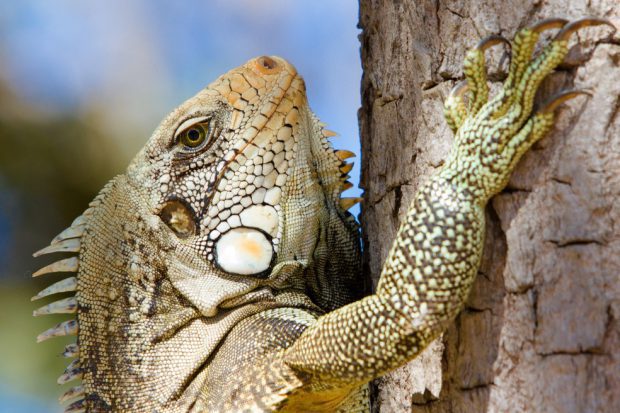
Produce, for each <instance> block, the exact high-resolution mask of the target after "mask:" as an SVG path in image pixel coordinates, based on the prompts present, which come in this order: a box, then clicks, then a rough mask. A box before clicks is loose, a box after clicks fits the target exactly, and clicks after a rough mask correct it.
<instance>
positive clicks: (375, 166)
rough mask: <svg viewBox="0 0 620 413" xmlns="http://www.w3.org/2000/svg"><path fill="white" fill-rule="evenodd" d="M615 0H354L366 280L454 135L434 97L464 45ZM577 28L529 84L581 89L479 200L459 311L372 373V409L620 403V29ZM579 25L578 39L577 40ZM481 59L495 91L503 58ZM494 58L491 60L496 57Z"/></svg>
mask: <svg viewBox="0 0 620 413" xmlns="http://www.w3.org/2000/svg"><path fill="white" fill-rule="evenodd" d="M584 16H598V17H605V18H607V19H610V20H611V21H612V22H613V23H614V24H615V25H616V27H619V28H620V5H619V4H618V3H617V0H597V1H589V0H541V1H535V0H525V1H520V0H477V1H472V2H461V1H456V0H454V1H443V0H442V1H429V0H418V1H413V0H401V1H387V0H383V1H380V0H361V1H360V26H361V28H362V30H363V31H362V35H361V42H362V63H363V69H364V75H363V79H362V108H361V110H360V113H359V120H360V129H361V139H362V187H363V188H364V189H365V191H366V192H365V195H364V204H363V209H362V218H361V220H362V224H363V237H364V245H365V262H366V268H367V270H368V272H369V273H370V274H371V277H372V278H373V281H374V282H375V283H376V281H377V278H378V276H379V273H380V270H381V266H382V264H383V261H384V259H385V257H386V255H387V252H388V249H389V247H390V245H391V242H392V240H393V239H394V236H395V233H396V230H397V228H398V224H399V222H400V219H401V218H402V217H403V215H404V213H405V211H406V209H407V207H408V205H409V202H410V201H411V199H412V197H413V194H414V193H415V191H416V189H417V188H418V187H419V185H420V183H421V182H424V180H425V179H426V178H427V177H428V176H429V175H430V174H431V173H432V172H433V171H435V170H436V169H437V168H439V167H440V166H441V165H442V163H443V161H444V159H445V157H446V155H447V153H448V151H449V149H450V146H451V143H452V134H451V132H450V130H449V128H448V127H447V125H446V123H445V121H444V119H443V101H444V99H445V97H446V95H447V93H448V91H449V90H450V89H451V88H452V86H454V84H455V83H456V82H457V81H459V80H461V79H462V70H461V64H462V59H463V56H464V53H465V51H466V50H467V49H468V48H470V47H472V46H474V45H475V44H476V42H477V41H478V39H480V38H481V37H485V36H487V35H489V34H500V35H503V36H504V37H507V38H509V39H510V38H512V37H513V35H514V34H515V32H516V31H517V30H518V29H519V28H521V27H525V26H527V25H529V24H532V23H534V22H536V21H539V20H541V19H543V18H547V17H565V18H568V19H576V18H580V17H584ZM609 33H610V30H608V29H604V28H594V29H586V30H582V31H580V32H579V34H578V35H573V40H572V43H571V45H572V47H571V51H570V53H569V56H568V57H567V58H566V60H565V63H564V64H563V65H562V67H561V68H560V69H559V70H557V73H555V74H553V75H552V76H550V78H549V79H547V80H546V81H545V82H544V84H543V87H542V89H541V93H539V101H541V102H544V101H546V100H547V99H548V98H549V97H550V96H551V95H552V94H553V93H555V92H557V91H558V90H560V89H568V88H588V89H590V90H591V91H592V92H593V97H592V98H590V99H576V100H574V101H571V102H570V103H569V104H567V105H564V106H563V107H562V108H561V109H560V110H559V111H558V112H557V114H558V116H557V122H556V127H555V128H554V130H553V131H552V132H551V133H550V134H549V135H548V136H547V137H546V138H544V139H543V140H542V141H541V142H539V143H538V144H536V145H535V147H534V148H533V149H532V150H531V151H530V152H529V153H528V154H526V156H525V157H524V158H523V159H522V161H521V162H520V164H519V166H518V167H517V170H516V171H515V173H514V174H513V177H512V179H511V181H510V183H509V185H508V187H507V188H506V189H505V190H504V191H503V192H502V193H501V194H499V195H498V196H496V197H495V198H494V199H493V200H492V201H491V202H490V204H489V206H488V208H487V222H488V231H487V237H486V246H485V254H484V258H483V262H482V267H481V269H480V274H479V276H478V278H477V280H476V283H475V285H474V288H473V291H472V294H471V296H470V297H469V300H468V302H467V304H466V308H465V310H464V311H463V312H462V313H461V315H460V316H459V317H458V318H457V320H456V321H455V322H454V323H453V325H452V326H451V327H450V328H449V329H448V331H447V332H446V333H445V334H444V335H443V337H442V338H441V339H438V340H437V341H436V342H435V343H433V344H432V345H431V346H430V347H429V348H428V349H427V350H425V352H424V353H423V354H422V355H421V356H420V357H418V359H416V360H414V361H413V362H411V363H409V364H408V365H406V366H404V367H403V368H401V369H399V370H397V371H395V372H393V373H391V374H389V375H387V376H385V377H383V378H382V379H380V380H378V381H377V384H376V392H375V400H374V406H375V407H376V408H377V409H378V411H381V412H612V411H620V321H619V319H620V114H619V113H620V111H619V109H620V67H619V62H620V41H619V38H618V35H615V36H611V35H610V34H609ZM577 39H579V40H580V43H579V44H577V41H576V40H577ZM501 55H502V52H501V51H496V52H495V54H494V56H495V59H491V60H492V62H491V63H490V67H492V69H489V70H490V78H491V81H492V82H491V83H492V87H491V89H492V90H493V89H494V88H495V89H497V86H498V85H500V84H501V82H500V80H501V79H502V73H503V72H504V71H505V68H506V64H505V60H506V59H502V58H501ZM496 68H497V69H496Z"/></svg>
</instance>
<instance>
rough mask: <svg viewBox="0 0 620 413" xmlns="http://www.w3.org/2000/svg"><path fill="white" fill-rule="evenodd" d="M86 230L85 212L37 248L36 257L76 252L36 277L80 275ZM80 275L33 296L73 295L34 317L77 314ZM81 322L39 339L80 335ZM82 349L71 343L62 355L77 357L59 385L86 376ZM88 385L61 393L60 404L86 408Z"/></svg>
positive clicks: (74, 409)
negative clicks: (60, 274)
mask: <svg viewBox="0 0 620 413" xmlns="http://www.w3.org/2000/svg"><path fill="white" fill-rule="evenodd" d="M85 230H86V221H85V219H84V217H83V216H82V215H80V216H79V217H78V218H76V219H75V220H74V221H73V223H72V224H71V226H70V227H69V228H67V229H65V230H64V231H62V232H61V233H60V234H58V236H56V237H55V238H54V239H53V240H52V241H51V243H50V245H49V246H47V247H45V248H43V249H42V250H40V251H37V252H35V253H34V254H33V256H34V257H39V256H42V255H45V254H53V253H72V254H73V255H72V256H71V257H68V258H63V259H60V260H58V261H56V262H53V263H52V264H49V265H47V266H45V267H43V268H41V269H40V270H38V271H36V272H35V273H34V274H32V275H33V277H38V276H40V275H45V274H50V273H57V272H65V273H74V274H77V271H78V268H79V256H78V255H79V252H80V248H81V244H82V240H81V239H82V235H83V234H84V232H85ZM77 284H78V282H77V277H76V276H75V275H73V276H70V277H68V278H65V279H62V280H60V281H58V282H56V283H54V284H52V285H50V286H49V287H47V288H45V289H44V290H42V291H41V292H39V293H38V294H37V295H35V296H34V297H32V301H35V300H39V299H41V298H44V297H48V296H50V295H53V294H62V293H71V294H72V295H71V296H69V297H67V298H63V299H61V300H58V301H55V302H52V303H50V304H47V305H44V306H43V307H41V308H39V309H37V310H35V311H34V312H33V315H34V316H40V315H47V314H75V313H76V312H77V309H78V303H77V298H76V297H75V292H76V291H77ZM77 333H78V322H77V320H76V319H70V320H67V321H63V322H61V323H59V324H57V325H55V326H54V327H52V328H50V329H48V330H46V331H44V332H43V333H41V334H39V335H38V336H37V342H42V341H45V340H47V339H50V338H53V337H62V336H77ZM79 353H80V349H79V346H78V344H77V343H71V344H69V345H67V346H66V347H65V349H64V351H63V352H62V355H63V356H64V357H66V358H75V360H73V361H72V362H71V363H70V364H69V365H68V366H67V368H66V369H65V371H64V372H63V373H62V374H61V375H60V377H59V378H58V380H57V381H58V384H65V383H68V382H70V381H73V380H79V379H81V378H82V369H81V367H80V359H79ZM83 398H84V388H83V386H82V385H81V384H80V385H77V386H74V387H72V388H70V389H69V390H67V391H66V392H65V393H64V394H63V395H62V396H60V398H59V400H60V403H66V402H72V403H71V404H70V405H69V406H67V407H66V410H65V411H66V412H77V411H83V410H82V409H83V408H84V399H83Z"/></svg>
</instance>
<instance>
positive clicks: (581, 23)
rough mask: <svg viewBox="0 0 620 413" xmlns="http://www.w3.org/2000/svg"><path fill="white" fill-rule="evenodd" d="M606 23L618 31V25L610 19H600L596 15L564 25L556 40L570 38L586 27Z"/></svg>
mask: <svg viewBox="0 0 620 413" xmlns="http://www.w3.org/2000/svg"><path fill="white" fill-rule="evenodd" d="M601 25H606V26H609V27H611V28H612V29H614V33H615V32H616V26H614V25H613V24H612V23H611V22H610V21H609V20H606V19H599V18H596V17H587V18H584V19H579V20H575V21H574V22H571V23H569V24H567V25H566V26H564V28H562V30H560V32H559V33H558V34H557V35H556V36H555V40H568V38H569V37H570V36H571V35H572V34H573V33H575V32H576V31H577V30H579V29H583V28H584V27H592V26H601Z"/></svg>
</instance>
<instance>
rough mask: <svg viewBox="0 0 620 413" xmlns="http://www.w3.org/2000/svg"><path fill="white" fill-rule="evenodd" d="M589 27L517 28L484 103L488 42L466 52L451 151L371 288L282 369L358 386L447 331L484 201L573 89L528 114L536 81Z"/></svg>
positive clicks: (480, 229) (465, 290)
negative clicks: (504, 72)
mask: <svg viewBox="0 0 620 413" xmlns="http://www.w3.org/2000/svg"><path fill="white" fill-rule="evenodd" d="M598 24H608V23H606V22H605V21H602V20H596V19H586V20H581V21H578V22H575V23H572V24H566V22H565V21H563V20H557V19H556V20H548V21H544V22H542V23H541V24H538V25H535V26H533V27H531V28H526V29H524V30H522V31H520V32H519V33H518V34H517V35H516V37H515V40H514V42H513V44H512V46H513V59H512V64H511V67H510V74H509V76H508V78H507V80H506V82H505V84H504V88H503V90H502V91H501V92H500V93H499V95H498V96H497V97H495V98H494V99H492V100H491V101H489V102H486V99H487V94H488V92H487V86H486V75H485V69H484V54H483V53H484V48H485V47H486V45H488V44H489V42H483V43H482V44H481V47H477V48H475V49H473V50H472V51H470V52H469V53H468V55H467V58H466V64H465V74H466V77H467V80H468V83H469V88H470V99H469V107H466V105H465V103H464V102H463V100H462V97H461V96H459V95H458V94H457V95H456V96H452V97H451V98H449V99H448V102H447V110H446V112H447V114H448V119H449V122H450V123H451V124H452V125H453V126H454V128H455V130H456V137H455V143H454V147H453V149H452V152H451V153H450V155H449V158H448V160H447V162H446V164H445V166H444V167H443V168H442V170H441V171H440V172H439V173H438V174H436V175H435V176H434V177H432V178H431V179H430V180H429V181H428V182H427V183H426V184H425V185H424V186H423V187H422V188H421V190H420V191H419V193H418V194H417V196H416V197H415V199H414V201H413V203H412V205H411V207H410V209H409V211H408V212H407V215H406V217H405V220H404V222H403V223H402V225H401V227H400V229H399V231H398V235H397V238H396V240H395V242H394V245H393V247H392V249H391V251H390V253H389V255H388V258H387V261H386V263H385V266H384V268H383V271H382V274H381V278H380V281H379V285H378V286H377V291H376V293H375V294H374V295H371V296H369V297H367V298H365V299H363V300H361V301H358V302H355V303H352V304H349V305H347V306H345V307H343V308H341V309H339V310H336V311H333V312H331V313H329V314H327V315H324V316H322V317H320V318H319V319H318V321H317V322H316V323H315V324H313V325H312V326H310V327H309V328H308V329H306V330H305V331H304V333H303V334H302V335H301V336H300V337H299V339H297V340H296V341H295V343H294V344H293V345H292V346H291V347H290V348H288V349H287V351H286V353H285V361H286V363H287V364H288V365H290V366H292V367H293V368H294V369H296V370H298V371H302V372H305V373H308V374H312V375H315V376H317V377H318V380H319V381H322V382H328V383H334V384H335V385H352V384H354V383H363V382H367V381H368V380H371V379H372V378H374V377H376V376H378V375H381V374H383V373H385V372H387V371H389V370H391V369H393V368H396V367H398V366H400V365H402V364H403V363H405V362H406V361H408V360H410V359H412V358H413V357H415V356H416V355H417V354H418V353H420V352H421V351H422V350H423V349H424V348H425V347H426V346H427V345H428V344H429V343H430V342H431V341H432V340H433V339H435V338H436V337H437V336H438V335H439V334H440V333H441V332H442V331H443V330H444V329H445V328H446V327H447V325H448V323H450V322H451V320H452V319H453V318H454V317H455V316H456V314H457V313H458V312H459V311H460V310H461V308H462V307H463V303H464V301H465V299H466V297H467V295H468V294H469V290H470V287H471V285H472V283H473V281H474V278H475V275H476V273H477V270H478V267H479V264H480V259H481V254H482V247H483V237H484V226H485V221H484V208H485V206H486V204H487V202H488V200H489V199H490V198H491V197H492V196H493V195H495V194H496V193H498V192H499V191H501V190H502V189H503V188H504V186H505V185H506V183H507V182H508V179H509V177H510V174H511V172H512V170H513V169H514V167H515V165H516V163H517V162H518V160H519V159H520V157H521V156H522V155H523V154H524V153H525V152H526V151H527V150H528V149H529V148H530V147H531V146H532V144H534V143H535V142H536V141H538V140H539V139H541V138H542V137H543V136H544V134H545V133H546V132H547V131H548V130H549V129H550V128H551V127H552V125H553V119H554V115H553V109H554V108H555V107H556V106H557V105H558V104H559V103H561V102H563V101H564V100H566V99H568V98H571V97H573V96H575V95H576V94H577V93H578V92H569V93H565V94H561V95H560V96H559V97H558V98H557V99H555V100H553V101H552V102H551V103H550V104H548V105H547V106H546V107H545V108H543V109H542V110H539V111H537V112H535V113H533V103H534V95H535V93H536V91H537V89H538V86H539V85H540V82H541V81H542V80H543V79H544V77H545V76H546V75H547V74H549V73H550V72H551V71H552V70H553V69H554V68H555V67H556V66H557V65H558V64H559V63H560V62H561V61H562V59H563V58H564V56H565V55H566V53H567V49H568V48H567V43H568V37H569V36H570V34H571V33H573V32H574V31H575V30H577V29H579V28H581V27H586V26H592V25H598ZM553 28H562V29H561V30H560V32H559V33H558V34H557V36H556V37H555V38H554V39H553V40H552V41H551V42H550V43H549V44H548V45H547V46H546V47H545V48H544V49H543V50H542V52H541V53H540V54H539V55H538V56H536V57H535V58H533V59H532V54H533V50H534V47H535V44H536V42H537V40H538V38H539V35H540V33H541V32H542V31H545V30H548V29H553ZM491 43H493V42H491ZM461 91H462V89H461Z"/></svg>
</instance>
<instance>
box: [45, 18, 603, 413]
mask: <svg viewBox="0 0 620 413" xmlns="http://www.w3.org/2000/svg"><path fill="white" fill-rule="evenodd" d="M600 24H607V25H610V26H611V24H610V23H609V22H607V21H605V20H601V19H583V20H579V21H576V22H573V23H568V22H567V21H565V20H563V19H549V20H544V21H542V22H540V23H538V24H535V25H533V26H531V27H528V28H525V29H523V30H521V31H519V32H518V33H517V34H516V36H515V38H514V41H513V42H512V44H511V45H512V60H511V64H510V68H509V73H508V77H507V79H506V80H505V82H504V84H503V88H502V89H501V90H500V91H499V93H498V94H497V96H495V97H493V98H492V99H490V100H489V97H488V95H489V92H488V87H487V79H486V69H485V56H484V55H485V50H486V49H487V48H489V47H490V46H493V45H495V44H497V43H508V41H507V40H505V39H503V38H500V37H498V36H491V37H489V38H487V39H485V40H482V41H481V42H480V43H479V44H478V46H476V47H474V48H473V49H472V50H470V51H469V52H468V53H467V55H466V57H465V61H464V75H465V78H466V80H465V83H463V84H460V85H457V86H456V87H455V89H453V91H452V92H451V94H450V95H449V96H448V98H447V101H446V106H445V108H446V109H445V116H446V119H447V122H448V124H449V125H450V127H451V128H452V130H453V131H454V132H455V139H454V145H453V148H452V151H451V153H450V155H449V157H448V159H447V160H446V162H445V164H444V165H443V167H442V168H441V169H440V170H439V171H438V172H437V173H436V174H435V175H434V176H433V177H431V178H430V179H429V180H428V182H426V183H425V184H424V185H423V186H422V187H421V188H420V190H419V191H418V193H417V195H416V196H415V199H414V201H413V202H412V204H411V206H410V208H409V210H408V212H407V214H406V217H405V218H404V221H403V222H402V225H401V227H400V229H399V231H398V235H397V237H396V240H395V241H394V244H393V246H392V248H391V250H390V252H389V255H388V258H387V260H386V263H385V265H384V268H383V271H382V274H381V278H380V281H379V284H378V285H377V287H376V291H375V292H374V294H371V295H368V296H365V297H364V291H363V288H362V285H363V282H362V270H361V265H360V262H361V259H360V242H359V236H358V232H359V229H358V226H357V224H356V222H355V219H354V218H353V217H352V216H351V215H350V214H349V213H348V212H346V210H347V208H348V207H350V206H351V205H352V204H353V203H355V202H356V201H358V199H350V198H341V193H342V192H343V191H344V190H345V189H347V188H348V187H350V186H351V184H350V183H349V182H348V181H347V178H348V175H347V174H348V172H349V171H350V170H351V164H349V163H346V161H345V160H346V159H347V158H349V157H351V155H352V153H350V152H348V151H344V150H340V151H338V150H334V149H332V146H331V144H330V143H329V141H328V138H329V137H330V136H332V135H333V132H331V131H329V130H327V129H325V127H324V125H323V124H322V123H321V122H320V121H319V120H318V119H317V118H316V116H315V115H314V114H313V113H312V112H311V111H310V109H309V107H308V103H307V101H306V93H305V85H304V81H303V80H302V78H301V76H300V75H299V74H298V73H297V71H296V70H295V68H294V67H293V66H292V65H291V64H289V63H288V62H286V61H285V60H284V59H281V58H279V57H267V56H262V57H258V58H256V59H253V60H250V61H249V62H247V63H246V64H244V65H243V66H240V67H238V68H236V69H233V70H231V71H230V72H228V73H226V74H224V75H223V76H221V77H219V78H218V79H217V80H215V82H213V83H212V84H211V85H209V86H208V87H207V88H206V89H204V90H202V91H201V92H199V93H198V94H197V95H196V96H195V97H193V98H191V99H189V100H188V101H187V102H185V103H183V104H182V105H181V106H180V107H178V108H177V109H175V110H174V111H173V112H172V113H171V114H170V115H169V116H168V117H167V118H166V119H165V120H164V121H163V122H162V123H161V125H160V126H159V127H158V128H157V129H156V130H155V132H154V133H153V135H152V137H151V138H150V139H149V141H148V142H147V144H146V146H145V147H144V148H143V149H142V150H141V151H140V152H139V153H138V155H137V156H136V157H135V159H134V160H133V161H132V162H131V164H130V165H129V167H128V169H127V171H126V173H124V174H123V175H119V176H117V177H115V178H114V179H112V180H111V181H110V182H109V183H108V184H107V185H106V186H105V187H104V188H103V189H102V190H101V192H100V193H99V195H97V197H96V198H95V199H94V200H93V201H92V202H91V203H90V205H89V207H88V209H87V210H86V211H85V212H84V213H83V214H82V215H81V216H80V217H78V218H77V219H76V220H75V221H74V222H73V224H72V225H71V226H70V227H69V228H68V229H66V230H65V231H63V232H62V233H61V234H59V235H58V236H57V237H56V238H54V240H53V241H52V242H51V245H50V246H48V247H46V248H44V249H43V250H41V251H39V252H37V253H35V256H39V255H42V254H48V253H70V254H71V255H70V256H68V257H66V258H63V259H61V260H60V261H57V262H54V263H53V264H50V265H48V266H46V267H44V268H42V269H40V270H39V271H37V272H35V273H34V276H39V275H42V274H48V273H56V272H69V273H73V275H72V276H70V277H69V278H66V279H63V280H61V281H58V282H56V283H55V284H53V285H51V286H50V287H48V288H46V289H45V290H43V291H41V292H40V293H39V294H38V295H36V296H35V297H34V299H39V298H43V297H47V296H49V295H52V294H57V293H65V292H71V294H70V295H69V296H68V297H66V298H63V299H61V300H60V301H56V302H53V303H51V304H48V305H46V306H43V307H41V308H40V309H38V310H36V311H35V315H42V314H52V313H54V314H55V313H72V314H75V315H76V316H75V319H72V320H69V321H65V322H62V323H60V324H58V325H56V326H54V327H52V328H51V329H49V330H47V331H45V332H44V333H42V334H41V335H39V337H38V340H39V341H43V340H46V339H48V338H51V337H57V336H65V335H75V336H77V342H76V343H75V344H71V345H69V346H67V347H66V349H65V351H64V353H63V354H64V355H65V356H66V357H74V358H75V360H74V361H73V362H72V363H71V364H70V365H69V366H68V367H67V369H66V371H65V372H64V373H63V374H62V375H61V376H60V378H59V380H58V382H59V383H66V382H69V381H71V380H76V379H81V383H82V384H80V385H78V386H76V387H73V388H72V389H70V390H69V391H67V392H66V393H65V394H64V395H63V396H61V402H63V403H64V402H69V403H70V404H69V405H68V407H67V408H66V411H67V412H246V411H248V412H249V411H256V412H259V411H260V412H267V411H282V412H334V411H337V412H362V411H368V410H369V401H368V386H367V384H368V383H369V382H370V381H371V380H372V379H374V378H376V377H378V376H380V375H382V374H384V373H386V372H388V371H390V370H392V369H394V368H396V367H399V366H401V365H403V364H404V363H406V362H407V361H409V360H411V359H412V358H414V357H416V355H418V354H419V353H420V352H421V351H422V350H423V349H424V348H425V346H426V345H428V344H429V343H430V342H431V341H432V340H433V339H435V338H436V337H438V335H440V334H441V333H442V332H443V331H444V329H445V328H446V327H447V326H448V324H449V323H450V322H451V321H452V320H453V319H454V317H455V316H456V315H457V314H458V312H459V311H460V309H461V308H462V307H463V303H464V300H465V299H466V297H467V295H468V293H469V290H470V287H471V285H472V282H473V280H474V278H475V275H476V272H477V270H478V267H479V265H480V259H481V255H482V249H483V235H484V227H485V219H484V209H485V206H486V204H487V202H488V201H489V199H490V198H491V197H492V196H493V195H494V194H497V193H498V192H499V191H501V190H502V188H504V186H505V185H506V183H507V181H508V179H509V176H510V173H511V171H512V170H513V169H514V167H515V165H516V164H517V162H518V161H519V159H520V157H521V156H522V155H523V154H524V152H526V151H527V150H528V148H530V147H531V146H532V144H534V143H535V142H536V141H538V140H539V139H541V138H542V137H543V136H544V135H545V133H546V132H547V131H549V130H550V129H551V128H552V126H553V121H554V115H553V112H554V109H555V108H556V107H557V106H558V105H559V104H561V103H562V102H564V101H566V100H568V99H570V98H573V97H575V96H577V95H579V94H582V93H584V92H582V91H569V92H564V93H560V94H559V95H558V96H557V97H556V98H554V99H552V100H551V102H550V103H548V104H547V105H546V106H544V107H542V108H539V109H538V110H534V108H533V106H534V95H535V93H536V90H537V88H538V86H539V85H540V82H541V81H542V80H543V78H544V77H545V76H546V75H547V74H549V73H550V72H551V71H553V70H554V68H555V67H556V66H557V65H558V64H559V63H561V62H562V60H563V58H564V56H565V55H566V53H567V50H568V38H569V36H570V35H571V34H572V33H573V32H575V31H576V30H577V29H580V28H582V27H586V26H592V25H600ZM612 27H613V26H612ZM551 29H559V32H558V33H557V35H556V36H555V37H554V38H553V39H552V40H551V41H550V42H548V44H547V45H546V46H545V47H544V48H543V49H542V50H541V51H540V53H538V54H537V55H535V56H534V49H535V46H536V43H537V41H538V39H539V37H540V35H541V33H543V32H546V31H548V30H551Z"/></svg>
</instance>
